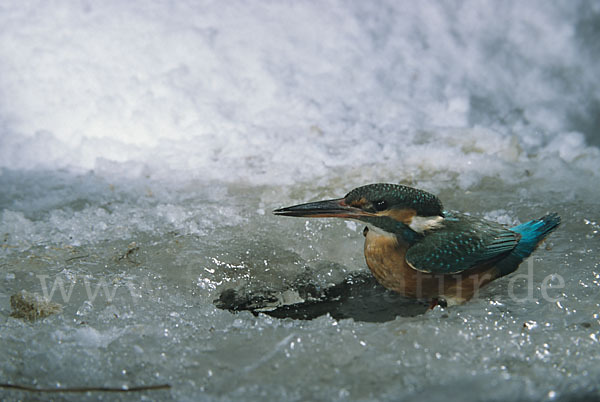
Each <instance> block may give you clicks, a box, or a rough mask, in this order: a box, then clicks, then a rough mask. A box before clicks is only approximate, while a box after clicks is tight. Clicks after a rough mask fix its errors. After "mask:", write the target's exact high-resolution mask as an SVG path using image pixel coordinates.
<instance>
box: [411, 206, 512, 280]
mask: <svg viewBox="0 0 600 402" xmlns="http://www.w3.org/2000/svg"><path fill="white" fill-rule="evenodd" d="M520 238H521V236H520V235H519V234H518V233H515V232H512V231H510V230H508V229H506V228H504V227H502V226H500V225H496V224H491V223H488V222H483V221H477V220H476V219H474V218H471V217H464V218H463V219H460V222H459V221H458V220H457V221H456V222H450V223H449V225H448V227H446V228H444V229H441V230H438V231H435V232H432V233H429V234H428V235H427V236H425V237H424V238H423V239H421V240H420V241H419V242H417V243H415V244H414V245H413V246H411V247H410V248H409V249H408V251H407V253H406V262H407V263H408V264H409V265H410V266H411V267H412V268H414V269H416V270H417V271H421V272H427V273H431V274H454V273H459V272H462V271H465V270H467V269H469V268H472V267H474V266H475V265H477V264H481V263H484V262H486V261H491V260H493V259H495V258H498V257H501V256H502V255H504V254H506V253H508V252H510V251H511V250H512V249H513V248H515V246H516V245H517V243H518V242H519V239H520Z"/></svg>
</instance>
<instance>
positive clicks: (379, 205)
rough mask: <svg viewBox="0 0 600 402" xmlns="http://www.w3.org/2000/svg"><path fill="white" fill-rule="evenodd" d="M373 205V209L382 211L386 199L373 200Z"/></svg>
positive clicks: (385, 207)
mask: <svg viewBox="0 0 600 402" xmlns="http://www.w3.org/2000/svg"><path fill="white" fill-rule="evenodd" d="M373 206H374V207H375V209H376V210H377V211H383V210H384V209H387V201H386V200H379V201H375V203H374V204H373Z"/></svg>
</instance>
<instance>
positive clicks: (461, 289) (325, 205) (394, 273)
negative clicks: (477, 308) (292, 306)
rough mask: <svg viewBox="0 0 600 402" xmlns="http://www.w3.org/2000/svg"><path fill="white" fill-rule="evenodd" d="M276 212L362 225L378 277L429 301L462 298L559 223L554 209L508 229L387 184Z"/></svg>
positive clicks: (509, 268)
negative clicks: (333, 219) (445, 208)
mask: <svg viewBox="0 0 600 402" xmlns="http://www.w3.org/2000/svg"><path fill="white" fill-rule="evenodd" d="M273 213H274V214H275V215H282V216H295V217H302V218H342V219H348V220H355V221H359V222H361V223H364V224H366V227H365V229H364V230H363V235H364V236H365V245H364V254H365V260H366V263H367V266H368V267H369V269H370V270H371V272H372V273H373V275H374V276H375V278H376V279H377V281H378V282H379V283H381V284H382V285H383V286H384V287H386V288H387V289H391V290H392V291H395V292H398V293H400V294H402V295H404V296H406V297H410V298H415V299H427V300H429V301H430V308H434V307H435V306H436V305H438V304H440V305H442V306H447V305H456V304H462V303H464V302H466V301H467V300H469V299H471V298H472V297H473V296H474V295H476V294H477V292H478V291H479V289H480V288H481V287H482V286H485V285H487V284H488V283H490V282H491V281H493V280H495V279H498V278H500V277H502V276H504V275H508V274H510V273H511V272H514V271H515V270H516V269H517V268H518V266H519V264H521V262H522V261H523V260H525V259H526V258H527V257H529V255H530V254H531V253H532V252H533V251H534V250H535V249H536V248H537V247H538V245H539V244H540V243H541V242H542V240H544V238H545V237H546V236H547V235H548V234H549V233H550V232H552V231H553V230H555V229H556V228H557V227H558V225H559V224H560V217H559V216H558V214H556V213H550V214H548V215H545V216H544V217H542V218H540V219H534V220H531V221H529V222H526V223H523V224H521V225H518V226H514V227H510V228H507V227H506V226H504V225H501V224H499V223H496V222H492V221H489V220H486V219H482V218H477V217H474V216H470V215H465V214H462V213H459V212H453V211H447V210H444V207H443V205H442V202H441V201H440V199H439V198H438V197H437V196H435V195H433V194H431V193H428V192H426V191H423V190H419V189H416V188H412V187H408V186H404V185H400V184H387V183H377V184H369V185H365V186H361V187H358V188H355V189H354V190H352V191H350V192H349V193H348V194H346V196H345V197H343V198H338V199H333V200H325V201H317V202H309V203H305V204H299V205H294V206H291V207H287V208H280V209H276V210H275V211H273Z"/></svg>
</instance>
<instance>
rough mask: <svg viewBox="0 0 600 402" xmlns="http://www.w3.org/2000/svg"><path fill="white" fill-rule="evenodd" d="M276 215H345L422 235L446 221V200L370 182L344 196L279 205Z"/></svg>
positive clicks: (388, 230)
mask: <svg viewBox="0 0 600 402" xmlns="http://www.w3.org/2000/svg"><path fill="white" fill-rule="evenodd" d="M273 213H274V214H276V215H283V216H298V217H305V218H344V219H353V220H358V221H361V222H364V223H366V224H367V225H368V226H370V227H371V228H373V229H376V230H380V231H383V232H385V233H389V234H395V235H401V236H404V237H407V236H406V235H407V233H408V235H409V236H410V232H413V233H414V235H422V234H424V233H425V232H426V231H428V230H433V229H436V228H438V227H440V226H441V225H442V222H443V220H444V213H443V206H442V202H441V201H440V200H439V198H437V197H436V196H435V195H433V194H430V193H428V192H425V191H422V190H418V189H415V188H412V187H407V186H402V185H399V184H384V183H378V184H369V185H366V186H362V187H358V188H355V189H354V190H352V191H350V192H349V193H348V194H346V196H345V197H344V198H338V199H334V200H325V201H317V202H309V203H306V204H300V205H294V206H291V207H287V208H281V209H276V210H275V211H273ZM407 231H408V232H407Z"/></svg>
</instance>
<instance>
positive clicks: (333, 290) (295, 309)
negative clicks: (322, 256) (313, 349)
mask: <svg viewBox="0 0 600 402" xmlns="http://www.w3.org/2000/svg"><path fill="white" fill-rule="evenodd" d="M286 293H288V294H289V293H292V294H294V295H296V296H297V297H298V298H299V300H301V301H299V302H294V300H293V299H292V302H289V301H287V300H286V296H285V294H286ZM215 305H216V306H217V307H218V308H221V309H224V310H230V311H232V312H237V311H250V312H252V313H254V314H258V313H264V314H268V315H270V316H273V317H277V318H293V319H298V320H312V319H314V318H317V317H320V316H322V315H325V314H327V313H329V314H330V315H331V316H332V317H333V318H335V319H343V318H353V319H354V320H355V321H369V322H384V321H391V320H394V319H395V318H396V317H397V316H401V317H414V316H417V315H420V314H423V313H425V311H426V310H427V308H428V304H427V303H426V302H424V301H418V300H413V299H409V298H406V297H403V296H401V295H399V294H397V293H395V292H392V291H389V290H387V289H385V288H384V287H383V286H381V285H380V284H379V283H377V281H376V280H375V278H374V277H373V276H372V275H371V273H370V272H360V273H356V274H352V275H350V276H348V277H346V278H345V279H344V280H343V281H342V282H340V283H336V284H333V285H331V286H329V287H327V288H324V289H319V287H318V286H316V285H315V284H313V283H310V282H307V281H305V280H299V281H297V282H296V283H294V284H293V285H292V286H291V287H290V288H288V289H285V290H278V291H276V290H272V289H263V290H256V289H254V290H252V291H249V290H244V289H238V290H236V289H227V290H224V291H223V292H222V293H221V295H220V297H219V298H218V299H217V300H215Z"/></svg>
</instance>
